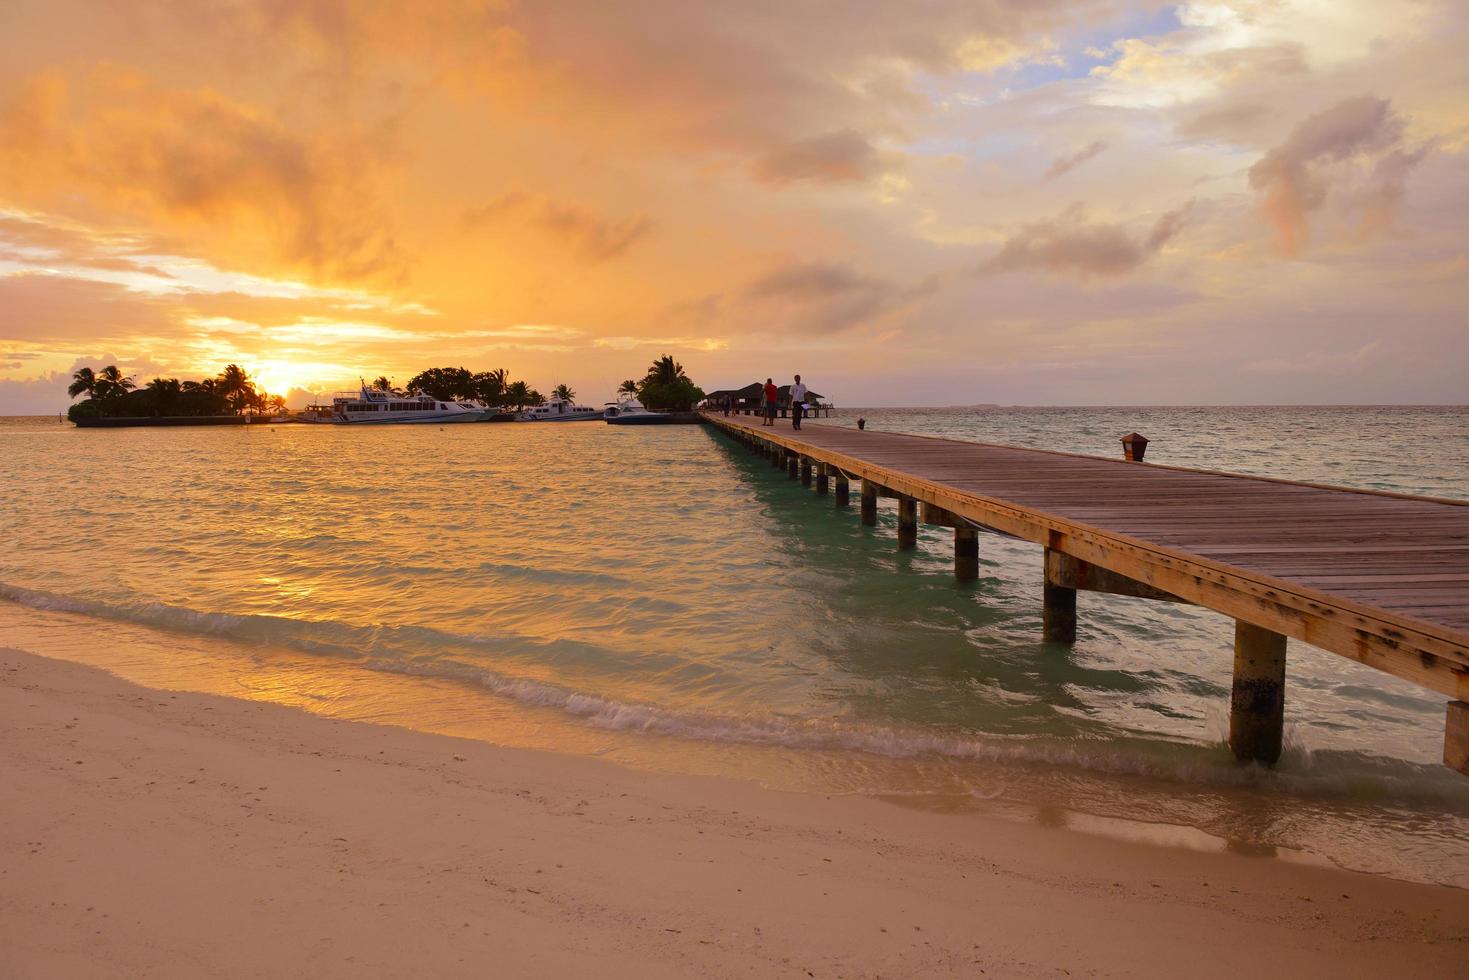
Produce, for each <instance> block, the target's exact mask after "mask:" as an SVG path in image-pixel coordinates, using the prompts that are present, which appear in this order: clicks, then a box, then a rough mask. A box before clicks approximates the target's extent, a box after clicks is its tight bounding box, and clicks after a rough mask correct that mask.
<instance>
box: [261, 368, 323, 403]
mask: <svg viewBox="0 0 1469 980" xmlns="http://www.w3.org/2000/svg"><path fill="white" fill-rule="evenodd" d="M323 367H325V365H303V364H293V363H292V362H290V361H279V360H272V361H258V362H256V363H255V364H254V365H253V366H246V368H245V369H246V370H247V371H249V372H250V377H251V378H252V379H253V380H254V381H255V387H256V388H257V389H264V390H265V391H267V392H269V393H270V394H272V395H284V394H286V393H287V392H288V391H290V390H291V389H292V388H315V387H318V385H315V384H314V382H315V381H316V379H317V378H318V377H319V376H320V374H321V371H320V369H321V368H323Z"/></svg>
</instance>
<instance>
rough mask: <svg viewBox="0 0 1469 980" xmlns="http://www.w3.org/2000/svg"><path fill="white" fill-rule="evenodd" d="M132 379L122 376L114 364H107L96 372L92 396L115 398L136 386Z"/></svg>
mask: <svg viewBox="0 0 1469 980" xmlns="http://www.w3.org/2000/svg"><path fill="white" fill-rule="evenodd" d="M136 387H137V385H135V384H133V379H132V378H128V377H124V376H123V373H122V372H121V371H119V370H118V369H117V365H116V364H109V365H107V366H106V367H105V368H103V369H102V370H101V371H99V372H98V373H97V382H96V387H95V388H94V389H93V392H92V397H93V398H99V399H107V398H116V397H118V396H120V395H126V394H127V393H128V392H130V391H132V390H133V389H134V388H136Z"/></svg>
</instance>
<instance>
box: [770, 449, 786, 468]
mask: <svg viewBox="0 0 1469 980" xmlns="http://www.w3.org/2000/svg"><path fill="white" fill-rule="evenodd" d="M770 466H771V468H772V469H777V470H783V469H785V468H786V460H785V450H784V449H782V448H781V447H780V446H777V445H775V444H774V443H771V445H770Z"/></svg>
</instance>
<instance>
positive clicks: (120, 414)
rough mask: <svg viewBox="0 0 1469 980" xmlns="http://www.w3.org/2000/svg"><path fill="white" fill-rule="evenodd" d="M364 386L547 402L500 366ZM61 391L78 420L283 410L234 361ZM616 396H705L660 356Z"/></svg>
mask: <svg viewBox="0 0 1469 980" xmlns="http://www.w3.org/2000/svg"><path fill="white" fill-rule="evenodd" d="M368 387H370V388H373V389H375V390H378V391H383V392H390V393H393V394H400V395H427V396H429V397H430V398H434V399H436V400H440V401H462V402H477V403H479V404H481V405H483V406H485V407H486V408H487V409H499V410H501V411H502V412H509V411H512V410H513V411H520V410H523V409H525V408H527V407H528V406H534V405H544V404H545V403H546V397H545V396H544V395H542V394H541V393H540V392H539V391H537V390H536V389H535V388H532V387H531V386H530V385H528V384H527V383H526V382H524V381H519V380H511V379H510V375H509V372H507V371H506V370H505V369H504V368H496V369H494V370H491V371H480V372H474V371H470V370H469V369H468V368H465V367H436V368H428V369H427V370H424V371H420V372H419V373H418V374H416V375H414V376H413V377H412V379H410V380H409V382H408V383H407V384H406V385H405V386H403V388H402V389H399V388H398V387H396V386H395V385H394V384H393V382H392V381H391V380H390V379H389V378H388V377H386V376H379V377H377V378H376V379H374V380H373V381H372V383H371V384H370V385H368ZM67 394H69V395H70V396H71V397H72V398H73V399H75V398H77V397H79V396H81V395H85V396H86V398H84V399H83V400H82V401H80V402H77V403H76V404H74V405H72V406H71V408H70V409H69V410H68V411H67V417H68V418H69V419H71V421H73V422H75V423H76V424H78V425H89V424H92V425H97V424H103V425H106V424H129V423H130V422H135V423H136V424H140V425H148V424H166V423H173V424H182V425H190V424H196V425H208V424H227V423H242V422H245V421H249V420H250V419H252V418H257V417H265V416H275V417H284V416H286V415H287V411H286V401H285V398H283V397H282V396H280V395H275V394H271V393H269V392H267V391H266V390H265V389H264V388H263V387H261V386H260V385H259V384H257V382H256V381H255V380H254V379H252V378H251V377H250V375H249V373H248V372H247V371H246V370H245V369H244V368H242V367H240V366H239V365H238V364H230V365H228V366H227V367H225V369H224V370H223V371H221V372H220V373H219V374H218V375H216V376H215V377H212V378H203V379H201V380H199V381H180V380H179V379H178V378H161V377H160V378H154V379H152V380H151V381H149V382H148V383H147V384H145V385H143V386H142V387H139V386H138V385H137V384H136V382H135V381H134V380H133V379H132V378H130V377H127V376H125V375H124V374H123V373H122V372H121V371H120V370H119V369H118V367H117V366H116V365H115V364H110V365H108V366H107V367H104V368H102V369H101V370H97V371H94V370H93V369H92V368H87V367H84V368H81V369H79V370H78V371H77V372H76V373H75V374H74V375H72V382H71V385H70V386H69V387H68V388H67ZM618 394H620V395H622V394H629V395H635V396H636V397H637V398H638V400H639V401H641V402H642V403H643V404H644V405H645V406H647V407H648V408H649V409H652V410H654V411H676V412H686V411H689V410H690V409H692V408H693V406H694V405H695V404H697V403H698V402H699V401H700V400H701V399H703V397H704V392H703V389H701V388H699V387H698V386H697V385H695V384H694V383H693V381H692V380H690V378H689V377H688V375H687V373H686V372H685V371H684V368H683V365H681V364H679V363H678V362H677V361H675V360H674V359H673V357H671V356H670V355H667V354H665V355H663V356H662V357H660V358H658V359H657V360H655V361H653V363H652V364H650V365H649V367H648V370H647V372H646V373H645V374H644V376H643V378H642V380H635V379H628V380H627V381H624V382H622V384H621V385H620V386H619V387H618ZM552 396H553V397H554V398H558V399H561V400H563V401H567V402H570V401H572V400H574V399H575V397H576V392H575V391H573V390H572V389H571V388H569V387H568V386H566V385H564V384H560V385H557V386H556V387H555V389H553V391H552ZM507 417H508V416H507Z"/></svg>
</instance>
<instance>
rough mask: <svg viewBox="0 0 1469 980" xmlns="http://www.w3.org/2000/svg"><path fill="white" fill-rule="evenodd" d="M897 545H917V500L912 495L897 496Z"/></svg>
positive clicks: (909, 546)
mask: <svg viewBox="0 0 1469 980" xmlns="http://www.w3.org/2000/svg"><path fill="white" fill-rule="evenodd" d="M898 547H899V548H901V549H903V550H904V551H906V550H908V549H909V548H916V547H918V501H916V500H914V499H913V498H912V497H899V498H898Z"/></svg>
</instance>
